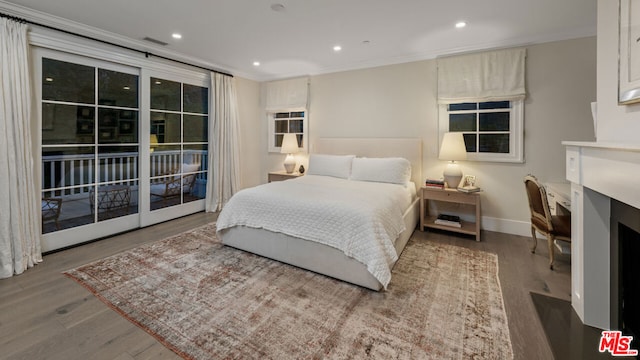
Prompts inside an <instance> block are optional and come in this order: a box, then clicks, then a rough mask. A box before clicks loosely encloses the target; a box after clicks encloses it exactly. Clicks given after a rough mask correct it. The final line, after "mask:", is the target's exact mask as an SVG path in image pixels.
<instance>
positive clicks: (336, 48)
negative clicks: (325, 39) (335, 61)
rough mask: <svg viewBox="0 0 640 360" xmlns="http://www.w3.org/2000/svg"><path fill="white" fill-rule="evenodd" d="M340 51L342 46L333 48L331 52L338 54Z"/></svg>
mask: <svg viewBox="0 0 640 360" xmlns="http://www.w3.org/2000/svg"><path fill="white" fill-rule="evenodd" d="M340 50H342V46H340V45H336V46H334V47H333V51H335V52H338V51H340Z"/></svg>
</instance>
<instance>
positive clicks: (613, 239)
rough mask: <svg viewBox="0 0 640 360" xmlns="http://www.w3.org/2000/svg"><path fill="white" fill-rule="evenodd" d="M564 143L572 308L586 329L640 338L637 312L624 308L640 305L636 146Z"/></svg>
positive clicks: (639, 160) (639, 149)
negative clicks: (568, 187) (629, 333)
mask: <svg viewBox="0 0 640 360" xmlns="http://www.w3.org/2000/svg"><path fill="white" fill-rule="evenodd" d="M563 144H564V145H566V146H567V152H566V160H567V162H566V165H567V166H566V176H567V180H569V181H570V182H571V211H572V212H571V232H572V239H571V240H572V241H571V305H572V306H573V308H574V310H575V311H576V313H577V314H578V316H579V317H580V319H581V320H582V322H583V323H584V324H585V325H589V326H592V327H595V328H599V329H604V330H622V329H623V328H626V329H627V331H633V332H634V334H636V336H638V337H640V326H638V325H635V324H638V323H640V321H638V320H635V319H637V318H638V316H637V315H634V311H638V310H640V308H638V309H635V310H634V309H633V308H632V307H630V306H629V305H634V304H633V303H636V304H638V303H640V296H639V295H637V294H636V293H637V292H639V290H638V289H640V284H638V285H639V286H636V284H637V283H640V282H638V281H634V279H633V275H635V274H640V267H638V264H640V250H638V249H637V248H638V247H639V246H640V245H639V244H640V235H638V233H640V210H639V209H640V191H638V187H637V185H636V181H634V179H636V178H638V176H640V144H635V145H629V144H626V145H625V144H617V143H605V142H570V141H567V142H563ZM613 208H615V210H614V209H613ZM621 254H622V256H621ZM629 254H631V255H629ZM624 257H630V260H629V259H626V261H625V258H624ZM612 264H614V265H612ZM629 267H631V270H629ZM629 272H631V273H632V276H631V277H629V276H625V274H627V273H629ZM624 283H626V285H621V284H624ZM622 291H624V293H622ZM621 315H624V318H621ZM623 324H624V326H623Z"/></svg>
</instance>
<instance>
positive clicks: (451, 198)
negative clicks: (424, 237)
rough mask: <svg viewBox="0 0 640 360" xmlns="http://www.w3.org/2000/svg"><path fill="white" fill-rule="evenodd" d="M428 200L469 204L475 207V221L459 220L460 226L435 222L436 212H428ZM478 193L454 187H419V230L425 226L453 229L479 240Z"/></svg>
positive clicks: (479, 213)
mask: <svg viewBox="0 0 640 360" xmlns="http://www.w3.org/2000/svg"><path fill="white" fill-rule="evenodd" d="M429 200H432V201H445V202H451V203H456V204H469V205H473V206H474V207H475V214H476V219H475V222H469V221H464V220H461V221H460V223H461V225H462V226H461V227H459V228H458V227H454V226H447V225H439V224H436V223H435V221H436V219H437V218H438V215H437V214H434V215H430V214H429ZM481 219H482V215H481V212H480V193H478V192H475V193H463V192H460V191H458V190H455V189H438V188H429V187H425V186H423V187H422V188H421V189H420V231H424V230H425V227H426V228H432V229H440V230H447V231H453V232H457V233H462V234H467V235H474V236H475V237H476V241H480V222H481Z"/></svg>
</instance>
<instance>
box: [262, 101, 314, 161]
mask: <svg viewBox="0 0 640 360" xmlns="http://www.w3.org/2000/svg"><path fill="white" fill-rule="evenodd" d="M286 112H288V113H291V112H304V116H303V118H302V146H301V147H299V148H298V151H299V152H303V153H307V152H309V121H308V120H309V111H308V110H307V109H301V108H291V109H282V110H277V111H268V112H267V123H268V128H269V131H268V133H269V135H268V136H269V139H268V146H269V152H270V153H280V149H281V147H280V146H276V141H275V136H276V134H280V132H276V120H283V119H299V118H298V117H295V118H291V117H288V118H277V119H276V117H275V114H277V113H286ZM294 134H300V133H299V132H295V133H294Z"/></svg>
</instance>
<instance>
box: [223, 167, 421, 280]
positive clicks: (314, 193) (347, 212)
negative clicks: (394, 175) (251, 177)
mask: <svg viewBox="0 0 640 360" xmlns="http://www.w3.org/2000/svg"><path fill="white" fill-rule="evenodd" d="M411 186H413V185H412V184H411V185H409V186H408V187H405V186H403V185H396V184H388V183H375V182H364V181H352V180H344V179H337V178H333V177H327V176H314V175H306V176H302V177H300V178H297V179H293V180H287V181H278V182H272V183H269V184H265V185H261V186H257V187H254V188H249V189H245V190H242V191H239V192H238V193H236V194H235V195H234V196H233V197H232V198H231V200H230V201H229V202H228V203H227V204H226V205H225V207H224V208H223V209H222V212H221V213H220V215H219V216H218V220H217V224H216V226H217V231H222V230H224V229H227V228H230V227H233V226H248V227H252V228H259V229H266V230H269V231H273V232H280V233H284V234H287V235H290V236H294V237H298V238H302V239H305V240H310V241H315V242H318V243H321V244H325V245H328V246H331V247H334V248H337V249H340V250H342V251H343V252H344V254H345V255H347V256H349V257H352V258H354V259H356V260H358V261H359V262H361V263H363V264H365V265H366V266H367V270H369V272H370V273H371V274H372V275H373V276H374V277H375V278H376V279H378V281H380V283H381V284H382V285H383V286H384V288H385V289H386V287H387V284H389V281H390V280H391V266H392V265H393V264H394V263H395V261H396V260H397V259H398V255H397V254H396V250H395V248H394V244H393V242H394V240H395V239H396V238H397V237H398V235H400V233H401V232H403V231H404V230H405V225H404V221H403V214H404V212H405V210H406V209H407V208H408V207H409V205H410V204H411V202H412V200H413V199H412V197H413V196H414V195H413V194H412V192H411V191H410V187H411ZM256 241H260V239H256Z"/></svg>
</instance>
